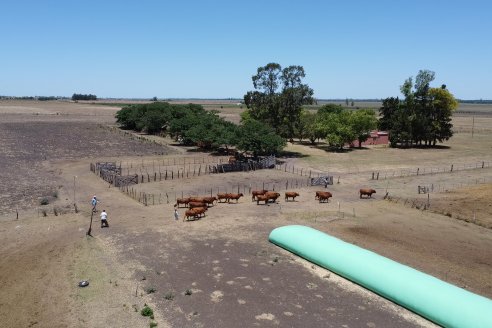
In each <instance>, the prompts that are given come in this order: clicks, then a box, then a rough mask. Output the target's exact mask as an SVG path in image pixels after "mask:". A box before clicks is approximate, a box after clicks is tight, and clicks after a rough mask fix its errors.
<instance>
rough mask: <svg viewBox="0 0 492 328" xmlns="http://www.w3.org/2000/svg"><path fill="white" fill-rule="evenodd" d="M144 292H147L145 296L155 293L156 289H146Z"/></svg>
mask: <svg viewBox="0 0 492 328" xmlns="http://www.w3.org/2000/svg"><path fill="white" fill-rule="evenodd" d="M145 291H146V292H147V294H153V293H155V292H156V291H157V289H155V288H154V287H147V288H146V289H145Z"/></svg>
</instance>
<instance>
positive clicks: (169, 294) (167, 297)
mask: <svg viewBox="0 0 492 328" xmlns="http://www.w3.org/2000/svg"><path fill="white" fill-rule="evenodd" d="M164 299H165V300H168V301H172V300H174V293H173V292H168V293H166V295H164Z"/></svg>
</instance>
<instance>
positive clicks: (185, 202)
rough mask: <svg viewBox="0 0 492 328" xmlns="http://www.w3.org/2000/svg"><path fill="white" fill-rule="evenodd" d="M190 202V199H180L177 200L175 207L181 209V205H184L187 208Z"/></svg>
mask: <svg viewBox="0 0 492 328" xmlns="http://www.w3.org/2000/svg"><path fill="white" fill-rule="evenodd" d="M189 202H190V199H189V198H178V199H176V204H175V205H174V206H177V207H180V206H179V204H184V205H185V207H188V203H189Z"/></svg>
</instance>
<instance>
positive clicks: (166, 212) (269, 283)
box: [0, 102, 492, 327]
mask: <svg viewBox="0 0 492 328" xmlns="http://www.w3.org/2000/svg"><path fill="white" fill-rule="evenodd" d="M117 109H118V108H114V107H105V106H96V105H90V104H74V103H58V102H47V103H40V102H6V103H0V125H1V126H2V128H1V129H0V133H1V138H0V140H1V144H0V146H1V147H2V156H3V157H2V162H5V163H7V164H8V165H6V164H5V165H3V166H2V170H3V171H4V173H3V174H4V175H2V179H3V181H4V183H3V184H2V185H1V186H0V188H2V189H1V194H2V195H3V196H2V213H1V214H0V215H1V216H0V240H2V247H1V248H0V288H1V289H2V293H1V294H0V320H1V322H2V323H3V324H5V325H6V326H19V327H29V326H31V327H107V326H110V327H148V326H149V322H150V321H151V320H150V319H148V318H145V317H143V316H141V315H140V313H139V311H140V310H141V309H142V308H143V306H144V304H148V305H150V306H151V307H152V308H153V309H154V313H155V314H154V315H155V318H154V321H156V322H158V324H159V326H158V327H243V326H260V327H269V326H276V327H299V326H303V327H341V326H345V327H429V326H432V324H431V323H429V322H427V321H426V320H424V319H422V318H420V317H419V316H416V315H414V314H412V313H409V312H408V311H405V310H404V309H401V308H400V307H398V306H395V305H394V304H392V303H390V302H387V301H385V300H383V299H381V298H380V297H378V296H376V295H374V294H372V293H370V292H367V291H365V290H364V289H362V288H360V287H358V286H356V285H353V284H351V283H348V282H347V281H345V280H344V279H341V278H338V277H337V276H336V275H334V274H333V273H330V272H328V271H326V270H324V269H321V268H318V267H316V266H313V265H311V264H309V263H307V262H306V261H303V260H300V259H299V258H297V257H295V256H293V255H292V254H290V253H288V252H285V251H283V250H281V249H279V248H278V247H276V246H274V245H272V244H270V243H269V242H268V234H269V233H270V231H271V230H272V229H274V228H276V227H278V226H282V225H288V224H304V225H308V226H311V227H314V228H316V229H319V230H322V231H325V232H327V233H329V234H331V235H334V236H336V237H339V238H341V239H343V240H345V241H347V242H351V243H354V244H356V245H359V246H361V247H364V248H367V249H370V250H373V251H375V252H377V253H379V254H381V255H383V256H387V257H389V258H391V259H394V260H396V261H399V262H401V263H404V264H407V265H409V266H411V267H414V268H416V269H419V270H422V271H424V272H426V273H429V274H431V275H434V276H436V277H438V278H440V279H443V280H445V281H448V282H450V283H453V284H456V285H458V286H460V287H463V288H466V289H468V290H470V291H473V292H476V293H478V294H481V295H484V296H486V297H492V277H491V275H490V270H491V267H492V261H491V259H492V232H491V230H490V229H488V228H486V225H487V224H488V222H490V221H489V220H488V218H490V206H489V204H490V203H492V202H491V201H490V199H491V198H490V193H491V190H492V188H491V187H490V186H491V185H490V184H483V183H480V184H478V183H477V182H478V180H479V179H483V180H482V181H484V182H485V180H486V179H487V178H488V177H489V176H490V171H491V170H490V169H487V168H484V169H481V168H480V169H478V168H477V169H470V170H463V171H457V172H452V173H445V172H444V173H439V174H434V175H425V176H419V177H411V176H410V177H391V178H389V177H388V179H380V180H370V177H371V173H372V172H373V171H381V172H387V173H388V172H393V171H401V170H402V169H415V168H417V167H420V168H423V167H427V168H430V167H448V166H449V165H450V164H451V163H456V165H459V164H465V163H469V162H482V161H485V162H488V161H491V162H492V152H490V148H491V146H492V141H490V134H489V133H488V132H487V130H486V129H485V128H484V129H483V130H482V131H481V132H480V133H476V134H474V136H473V138H471V134H470V133H465V132H463V133H460V134H457V135H456V137H455V138H453V139H452V140H451V141H450V142H448V143H446V146H447V147H443V148H442V149H439V150H438V151H436V150H425V149H424V150H420V149H419V150H415V149H410V150H394V149H389V148H383V147H380V148H368V149H364V150H355V151H351V152H347V153H330V152H326V151H325V150H323V149H319V148H312V147H310V146H308V145H299V144H294V145H289V147H288V149H287V150H288V151H289V152H291V153H299V154H303V156H297V157H294V158H285V159H283V160H285V161H287V162H288V163H291V164H292V165H297V166H302V167H304V168H309V169H312V170H317V171H323V172H331V173H332V174H334V175H335V177H340V178H339V180H338V181H339V182H340V183H338V184H337V183H335V184H334V185H333V186H329V190H330V191H332V192H333V194H334V197H333V199H332V200H331V202H330V203H328V204H319V203H318V202H316V201H315V200H314V191H315V190H316V189H319V188H316V187H302V188H298V189H296V190H297V191H299V192H300V194H301V196H300V197H299V198H298V199H296V201H295V202H285V201H284V200H283V199H281V200H280V201H279V202H278V203H277V204H271V205H269V206H265V205H260V206H257V205H256V204H255V203H252V202H251V199H250V198H249V197H248V195H246V196H245V197H244V198H241V199H240V201H239V202H238V204H218V205H216V206H214V207H212V208H211V209H210V210H209V211H208V212H207V216H206V217H205V218H203V219H200V220H197V221H190V222H183V221H181V220H180V221H174V220H173V217H172V212H173V204H172V202H170V203H169V204H168V203H163V204H160V205H155V206H147V207H146V206H143V205H142V204H139V203H138V202H135V201H134V200H132V199H131V198H129V197H128V196H126V195H124V194H122V193H121V192H120V191H119V190H118V189H115V188H113V187H110V186H108V184H107V183H106V182H104V181H102V180H101V179H100V178H98V177H96V176H95V175H94V174H93V173H91V172H90V171H89V163H90V162H95V161H112V160H114V161H122V162H135V163H136V162H138V161H139V160H140V159H144V160H146V161H153V159H155V158H158V159H160V160H162V159H163V158H169V157H170V156H171V157H176V156H181V155H176V154H177V153H178V152H177V151H176V149H175V148H173V147H172V146H169V147H168V146H166V145H159V144H156V143H154V142H142V141H141V140H135V139H130V138H127V137H126V136H125V135H123V134H118V133H114V132H112V131H111V129H106V128H105V127H104V126H105V124H109V125H111V124H114V113H115V112H116V110H117ZM56 113H58V115H57V114H56ZM491 120H492V118H491ZM455 121H456V124H457V125H458V126H462V124H465V123H466V124H467V123H468V118H456V120H455ZM463 122H464V123H463ZM100 124H102V125H100ZM35 131H38V132H39V136H38V137H36V136H37V134H36V132H35ZM50 131H52V132H53V133H52V134H51V133H50ZM17 140H19V141H18V142H17ZM163 143H164V144H165V142H163ZM155 153H164V154H170V153H172V154H173V155H155ZM193 155H196V153H193ZM137 156H138V157H137ZM203 156H207V154H203ZM2 164H4V163H2ZM30 170H33V171H34V173H35V174H34V173H33V174H31V173H30V172H29V171H30ZM243 175H244V174H223V175H217V176H204V177H200V178H197V177H195V178H190V179H183V180H172V181H166V182H165V183H164V182H158V183H145V184H142V185H139V186H138V187H139V188H143V189H145V190H147V191H148V192H150V191H152V192H157V191H161V192H166V191H170V190H175V191H178V190H190V188H194V190H199V191H200V190H207V188H210V186H212V185H214V186H215V185H219V186H223V187H225V188H226V187H227V186H231V188H232V187H233V186H234V185H237V184H238V183H244V184H251V183H253V181H262V180H265V181H266V180H267V179H270V180H272V181H277V180H278V181H280V180H282V179H286V178H288V179H292V178H293V177H292V175H289V174H286V173H285V172H282V171H277V170H268V171H257V172H254V173H252V174H250V175H248V176H243ZM382 175H383V173H381V174H380V176H381V177H382ZM34 177H37V178H34ZM74 177H76V178H75V179H74ZM214 178H215V179H214ZM211 179H212V180H211ZM419 179H422V180H419ZM214 180H215V181H214ZM5 181H6V182H7V183H5ZM74 181H75V184H74ZM335 181H337V179H335ZM467 182H468V183H467ZM432 183H435V185H436V186H437V185H442V186H447V187H445V188H443V189H442V192H438V190H437V187H436V191H435V192H433V193H431V194H429V195H430V203H431V206H430V210H425V211H424V210H419V209H416V208H412V207H411V206H409V205H408V204H405V203H404V202H403V201H400V202H395V201H387V200H384V199H383V196H384V194H385V192H386V191H388V192H389V194H390V195H393V196H394V197H395V198H396V197H400V198H401V199H402V200H404V199H408V200H410V199H418V198H422V199H425V198H426V197H427V195H418V194H417V192H416V190H417V185H422V184H432ZM462 185H463V186H464V187H462ZM46 186H50V188H46ZM362 186H373V187H375V188H376V189H377V191H378V193H377V194H376V195H375V197H374V199H359V197H358V193H357V190H358V188H360V187H362ZM53 188H54V190H56V191H57V193H58V195H57V197H53V198H50V204H49V205H47V206H45V207H41V206H39V205H38V203H37V202H36V200H37V199H38V198H39V197H43V196H46V193H51V192H52V191H53ZM445 190H447V192H446V191H445ZM200 192H201V191H200ZM282 192H283V190H282ZM178 193H179V192H178ZM93 194H96V195H98V197H99V198H100V199H101V203H100V204H99V205H98V206H99V209H102V208H105V209H106V210H107V211H108V213H109V223H110V228H109V229H107V228H105V229H101V228H99V222H98V218H97V214H98V213H97V214H96V217H95V218H94V225H93V230H92V232H93V233H92V235H93V236H94V237H87V236H85V232H86V231H87V228H88V224H89V221H90V217H91V211H90V206H89V201H90V198H91V196H92V195H93ZM74 196H75V202H76V203H77V204H78V208H79V212H78V213H75V212H74V210H73V202H74ZM17 207H21V208H23V210H22V211H19V214H20V215H19V219H18V220H16V213H15V209H16V208H17ZM54 207H59V208H65V209H66V211H65V212H64V214H62V215H57V216H55V215H54V212H53V208H54ZM466 208H469V209H473V215H474V218H475V221H473V220H464V219H461V220H457V218H458V217H459V218H464V217H468V216H469V214H465V213H464V212H460V211H464V210H465V209H466ZM40 209H47V211H46V212H47V216H46V217H44V216H43V215H39V213H40ZM445 210H446V211H450V212H451V213H450V214H451V216H449V215H446V214H447V212H445ZM179 211H180V214H181V215H182V214H183V211H184V210H183V209H180V210H179ZM41 213H42V212H41ZM479 220H483V221H480V222H478V221H479ZM467 221H469V222H467ZM475 223H483V224H481V225H479V224H475ZM83 279H86V280H89V281H90V285H89V287H86V288H79V287H77V283H78V282H79V281H80V280H83Z"/></svg>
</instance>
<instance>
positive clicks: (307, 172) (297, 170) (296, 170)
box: [275, 163, 330, 178]
mask: <svg viewBox="0 0 492 328" xmlns="http://www.w3.org/2000/svg"><path fill="white" fill-rule="evenodd" d="M275 169H276V170H277V171H283V172H287V173H292V174H297V175H300V176H301V177H309V178H319V177H322V176H328V175H330V174H329V173H326V172H313V170H311V169H307V168H305V167H302V166H295V165H292V164H291V165H289V164H288V163H284V164H276V165H275Z"/></svg>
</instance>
